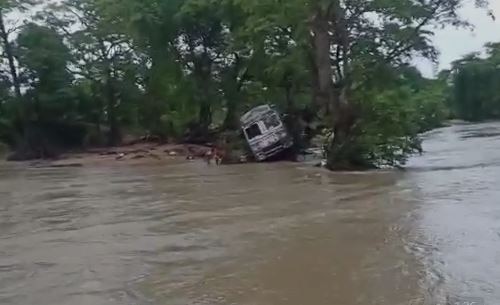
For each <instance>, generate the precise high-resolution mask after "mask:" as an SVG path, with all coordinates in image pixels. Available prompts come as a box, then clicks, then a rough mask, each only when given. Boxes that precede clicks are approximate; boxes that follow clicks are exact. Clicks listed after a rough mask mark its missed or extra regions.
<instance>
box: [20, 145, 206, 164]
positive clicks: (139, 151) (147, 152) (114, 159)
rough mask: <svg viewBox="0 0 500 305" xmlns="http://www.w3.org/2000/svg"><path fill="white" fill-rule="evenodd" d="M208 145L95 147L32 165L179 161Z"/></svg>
mask: <svg viewBox="0 0 500 305" xmlns="http://www.w3.org/2000/svg"><path fill="white" fill-rule="evenodd" d="M210 150H211V148H210V147H209V146H203V145H194V144H162V145H160V144H156V143H140V144H134V145H128V146H121V147H112V148H95V149H89V150H87V151H84V152H69V153H65V154H63V155H61V156H60V157H59V158H57V159H53V160H36V161H31V162H30V163H29V164H30V165H31V166H36V167H80V166H87V165H97V166H99V165H104V164H106V165H118V166H119V165H130V164H143V163H151V162H163V163H164V162H168V161H172V162H175V161H177V162H179V161H181V160H196V159H202V158H203V157H204V156H205V155H206V154H207V153H208V152H209V151H210Z"/></svg>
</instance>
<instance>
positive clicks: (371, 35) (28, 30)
mask: <svg viewBox="0 0 500 305" xmlns="http://www.w3.org/2000/svg"><path fill="white" fill-rule="evenodd" d="M462 3H463V1H462V0H422V1H413V0H401V1H389V0H373V1H360V0H349V1H332V0H315V1H305V0H289V1H275V0H222V1H220V0H219V1H218V0H169V1H164V0H148V1H144V0H63V1H56V2H54V3H52V4H49V5H48V6H46V8H45V10H44V11H43V12H42V13H40V14H39V16H38V17H37V20H36V22H33V23H28V24H26V25H25V26H23V27H22V29H21V31H20V32H19V33H17V34H18V35H12V36H11V37H6V38H5V37H0V38H1V39H0V42H1V43H2V46H3V48H4V49H7V47H8V46H12V47H13V48H14V51H15V54H11V56H10V57H9V56H7V57H6V58H5V59H6V60H5V61H6V62H8V61H9V59H10V61H14V63H15V64H14V68H18V69H19V71H2V73H1V74H0V127H1V128H2V129H1V130H0V140H2V141H8V142H9V144H10V143H11V142H16V141H14V140H13V139H14V138H17V137H18V136H19V135H22V136H24V137H25V138H31V139H34V138H44V136H45V138H46V139H57V141H55V142H58V144H60V142H66V143H67V142H72V141H69V138H71V133H74V134H73V137H74V138H75V139H77V140H76V141H73V142H72V144H74V145H80V144H82V143H83V144H85V145H101V144H105V143H106V144H108V145H115V144H119V142H120V140H121V135H122V133H123V131H131V130H133V131H140V132H143V133H145V134H148V135H152V136H159V137H160V138H161V139H163V140H171V139H172V140H177V141H182V140H185V139H186V138H187V139H201V140H209V136H210V135H211V134H213V131H214V130H216V131H233V132H234V131H235V130H236V129H238V127H239V126H238V119H239V117H240V115H241V114H242V113H243V112H245V111H246V110H249V109H250V108H251V107H253V106H256V105H259V104H263V103H271V104H275V105H277V106H278V107H279V108H280V109H281V110H282V111H283V112H284V113H288V114H291V116H292V115H293V117H294V118H300V119H301V120H303V121H306V122H305V123H304V124H302V122H301V124H297V130H294V133H297V136H298V137H300V135H302V134H304V133H305V130H303V129H304V127H303V126H302V125H308V127H309V130H308V132H309V133H314V132H315V131H316V130H314V129H315V128H313V127H310V126H317V127H318V129H319V127H321V128H326V129H328V130H335V131H338V133H337V134H339V135H343V136H344V138H343V139H342V141H344V143H342V141H337V142H335V144H336V145H337V144H338V145H339V146H341V147H342V148H345V149H342V150H339V149H338V147H337V149H334V150H332V152H335V153H339V155H341V158H340V157H339V158H337V159H342V158H343V159H351V161H353V162H350V163H353V164H359V165H363V166H369V165H380V166H386V165H390V166H394V165H400V164H403V163H404V161H405V160H406V158H407V157H408V156H409V155H410V154H411V153H413V152H416V151H417V152H418V151H419V139H418V133H419V132H422V131H425V130H429V129H431V128H435V127H438V126H440V125H441V123H442V121H443V120H444V119H445V118H446V117H448V116H449V113H448V112H449V111H448V110H447V108H446V103H449V102H450V101H451V100H453V101H454V103H453V105H455V106H456V107H454V108H455V109H456V112H458V113H463V114H465V113H468V114H474V111H475V110H477V111H478V112H479V113H483V112H484V111H485V109H488V111H490V113H495V112H492V110H491V109H496V108H495V107H496V106H495V105H496V104H497V101H496V100H495V99H494V98H492V97H493V96H494V90H493V89H492V88H493V87H492V86H493V84H495V82H496V81H497V80H498V76H496V74H495V73H496V72H495V71H494V69H491V68H488V67H487V66H488V64H490V63H491V62H488V64H486V62H485V63H483V62H482V60H480V59H477V58H473V59H471V60H469V61H467V62H461V63H460V64H457V68H456V69H455V70H456V71H453V73H452V74H451V75H452V76H451V77H453V79H454V80H455V84H461V85H460V86H456V89H455V95H456V98H455V99H450V98H449V94H450V88H449V86H448V83H449V82H448V81H449V79H446V78H441V79H439V80H427V79H425V78H423V77H422V76H421V75H420V73H419V72H418V70H417V69H416V68H414V67H411V66H409V65H408V64H407V62H409V61H410V60H411V58H412V57H413V56H415V55H416V54H418V55H421V56H425V57H428V58H431V59H436V54H437V53H436V50H435V49H434V47H433V45H432V43H431V39H430V38H431V37H432V28H433V27H434V26H444V25H449V24H451V25H455V26H464V25H467V23H466V21H465V20H461V19H460V18H459V17H458V15H457V9H458V8H459V7H460V6H461V4H462ZM27 4H31V1H17V0H9V1H2V2H0V16H3V15H2V13H3V14H5V13H7V12H10V11H13V10H21V9H25V8H27ZM477 4H478V5H480V6H485V1H477ZM0 32H1V31H0ZM0 34H1V33H0ZM14 37H15V38H16V39H15V41H13V39H12V38H14ZM496 50H498V48H497V47H496V46H494V45H491V46H490V47H489V52H490V56H491V57H492V58H499V57H500V56H499V55H498V54H499V53H500V52H497V51H496ZM5 53H8V52H5ZM11 53H12V52H11ZM321 55H322V56H323V57H321ZM320 59H323V61H321V60H320ZM495 60H497V59H495ZM498 63H500V60H499V61H498ZM11 70H12V69H11ZM14 70H15V69H14ZM13 72H15V73H13ZM14 74H19V80H18V83H17V84H15V81H14V79H15V77H14V76H15V75H14ZM472 79H473V80H475V83H477V84H476V85H474V86H476V87H471V86H472V85H471V82H472V81H471V80H472ZM16 85H17V86H16ZM16 87H17V88H18V89H19V88H22V89H23V90H22V94H21V92H20V91H21V90H15V89H16ZM471 88H475V89H480V90H475V89H474V90H472V89H471ZM16 91H17V92H19V93H16ZM476 91H481V93H477V92H476ZM16 99H17V100H16ZM19 99H20V100H19ZM478 103H479V104H480V106H478V105H479V104H478ZM341 106H342V107H341ZM478 109H479V110H478ZM495 111H498V114H500V107H499V108H498V109H497V110H495ZM291 116H290V117H291ZM474 116H476V114H474ZM299 125H300V126H299ZM54 126H56V127H57V126H59V127H61V126H66V127H67V128H64V129H66V131H67V132H65V133H64V134H63V133H62V132H61V133H58V132H55V130H57V129H58V128H55V127H54ZM38 127H39V128H38ZM42 127H43V128H42ZM37 128H38V129H37ZM41 130H42V131H43V132H40V131H41ZM44 133H45V135H44ZM14 135H15V136H14ZM61 139H62V140H61ZM104 139H105V140H106V141H104ZM201 140H200V141H201ZM25 142H27V145H23V147H28V148H29V147H30V146H32V147H31V149H32V150H36V151H42V152H43V151H45V152H50V151H52V150H51V149H47V148H46V147H45V148H44V149H41V150H40V149H39V148H40V147H37V146H40V145H41V146H43V145H45V144H40V143H42V142H43V143H45V142H47V141H45V142H44V141H34V142H33V141H31V143H30V141H25ZM49 142H50V141H49ZM104 142H105V143H104ZM25 144H26V143H25ZM42 155H43V153H42Z"/></svg>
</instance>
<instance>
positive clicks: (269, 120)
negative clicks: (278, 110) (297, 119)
mask: <svg viewBox="0 0 500 305" xmlns="http://www.w3.org/2000/svg"><path fill="white" fill-rule="evenodd" d="M264 124H265V125H266V128H267V129H273V128H276V127H280V126H281V121H280V119H279V118H278V116H277V115H276V114H273V115H270V116H268V117H266V118H264Z"/></svg>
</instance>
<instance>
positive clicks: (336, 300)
mask: <svg viewBox="0 0 500 305" xmlns="http://www.w3.org/2000/svg"><path fill="white" fill-rule="evenodd" d="M425 150H426V151H427V153H426V154H425V155H423V156H421V157H416V158H414V159H413V160H411V162H410V164H409V166H408V169H407V170H406V171H404V172H403V171H380V172H369V173H329V172H326V171H323V170H320V169H315V168H311V167H309V166H306V165H300V164H290V163H282V164H260V165H255V164H252V165H242V166H229V167H215V166H212V167H210V166H207V165H206V164H203V163H201V162H199V163H198V162H192V163H185V164H164V165H161V166H159V165H158V164H155V165H140V166H139V165H134V166H118V165H117V164H112V165H110V166H108V167H82V168H59V169H47V168H46V169H41V168H27V167H26V166H22V165H15V164H2V165H0V304H5V305H14V304H15V305H20V304H22V305H29V304H36V305H55V304H71V305H79V304H89V305H90V304H91V305H101V304H103V305H104V304H110V305H112V304H120V305H122V304H168V305H177V304H179V305H180V304H200V305H205V304H206V305H210V304H221V305H225V304H242V305H280V304H283V305H285V304H286V305H305V304H311V305H316V304H317V305H323V304H325V305H326V304H343V305H351V304H359V305H364V304H380V305H387V304H391V305H393V304H394V305H397V304H404V305H407V304H412V305H413V304H415V305H419V304H436V305H437V304H444V303H443V302H444V299H445V298H446V297H447V296H450V295H451V296H466V297H480V298H483V299H484V300H485V301H486V304H492V305H493V304H494V303H495V302H496V301H497V300H500V290H498V289H500V201H499V200H500V187H499V185H500V124H493V123H491V124H481V125H465V126H453V127H449V128H445V129H441V130H438V131H434V132H432V133H430V134H428V135H426V142H425ZM497 288H498V289H497Z"/></svg>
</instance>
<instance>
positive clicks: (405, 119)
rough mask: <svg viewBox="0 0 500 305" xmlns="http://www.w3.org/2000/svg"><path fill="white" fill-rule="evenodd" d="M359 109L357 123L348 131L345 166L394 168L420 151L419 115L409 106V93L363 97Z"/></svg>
mask: <svg viewBox="0 0 500 305" xmlns="http://www.w3.org/2000/svg"><path fill="white" fill-rule="evenodd" d="M368 96H371V98H370V99H368ZM359 109H360V113H361V116H360V117H361V119H359V120H358V121H357V123H356V125H355V127H354V129H353V131H352V133H353V135H352V136H351V140H350V143H349V150H348V155H349V157H348V158H349V162H348V163H349V164H353V165H355V166H359V167H360V168H373V167H387V166H390V167H398V166H402V165H404V164H405V163H406V161H407V160H408V157H409V156H411V155H412V154H415V153H419V152H421V151H422V148H421V140H420V138H419V135H418V134H419V130H420V126H419V113H418V111H417V109H416V108H415V107H414V105H413V104H412V100H411V90H409V89H407V88H401V89H396V90H387V91H384V92H381V93H378V94H373V95H366V96H365V98H362V99H361V103H360V104H359Z"/></svg>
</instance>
